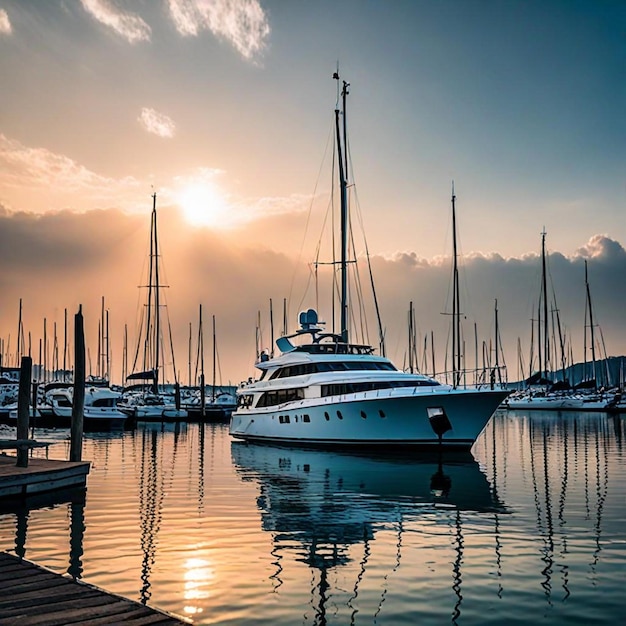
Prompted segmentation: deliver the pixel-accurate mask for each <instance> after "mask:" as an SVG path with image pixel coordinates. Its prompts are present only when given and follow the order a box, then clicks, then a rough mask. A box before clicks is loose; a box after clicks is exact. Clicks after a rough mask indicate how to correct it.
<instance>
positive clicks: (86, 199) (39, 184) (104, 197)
mask: <svg viewBox="0 0 626 626" xmlns="http://www.w3.org/2000/svg"><path fill="white" fill-rule="evenodd" d="M146 186H147V185H146ZM140 188H141V183H140V182H139V181H137V180H136V179H134V178H132V177H126V178H122V179H113V178H109V177H106V176H102V175H100V174H97V173H95V172H93V171H91V170H89V169H88V168H86V167H84V166H83V165H80V164H79V163H76V162H75V161H73V160H72V159H70V158H68V157H66V156H64V155H61V154H56V153H54V152H51V151H49V150H47V149H46V148H31V147H28V146H24V145H23V144H21V143H20V142H18V141H15V140H12V139H9V138H7V137H6V136H5V135H3V134H1V133H0V190H2V191H1V193H2V197H1V198H0V200H1V201H2V202H3V204H4V205H5V206H7V207H9V206H10V205H11V201H10V198H11V197H12V196H13V194H15V196H16V197H20V198H25V200H21V201H22V202H24V203H25V206H24V205H22V206H21V207H20V208H29V209H31V210H35V211H41V210H47V209H54V208H56V209H58V208H63V207H67V206H74V207H75V208H76V206H77V202H80V203H82V206H84V207H87V208H94V207H103V206H108V207H110V206H117V207H120V208H126V206H125V205H126V204H127V199H128V198H129V197H132V196H136V195H137V193H138V191H139V190H140Z"/></svg>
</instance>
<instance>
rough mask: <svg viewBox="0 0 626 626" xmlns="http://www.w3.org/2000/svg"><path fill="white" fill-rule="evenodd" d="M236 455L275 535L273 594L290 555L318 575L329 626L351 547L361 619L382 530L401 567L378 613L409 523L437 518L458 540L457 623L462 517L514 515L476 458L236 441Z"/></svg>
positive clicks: (319, 609) (315, 584) (316, 598)
mask: <svg viewBox="0 0 626 626" xmlns="http://www.w3.org/2000/svg"><path fill="white" fill-rule="evenodd" d="M231 452H232V457H233V463H234V465H235V467H236V469H237V470H238V472H239V473H240V474H241V476H242V477H243V479H244V480H255V481H257V482H258V484H259V492H260V495H259V497H258V499H257V507H258V509H259V511H260V513H261V519H262V528H263V530H265V531H267V532H269V533H271V534H272V538H273V548H272V556H273V558H274V564H275V566H276V570H275V572H274V573H273V574H272V576H271V578H272V580H273V582H274V591H276V590H277V589H278V588H279V587H280V586H281V585H282V584H283V580H282V564H281V562H282V560H283V558H288V557H289V556H291V557H292V558H295V560H296V561H299V562H301V563H304V564H306V565H307V566H308V567H309V568H310V569H311V571H312V572H316V575H315V577H314V578H313V580H312V587H311V606H312V607H313V609H314V612H315V623H317V624H325V623H326V611H327V602H328V598H329V596H330V595H332V593H333V591H334V590H332V589H331V582H330V580H329V574H330V572H331V571H332V570H335V569H337V568H341V567H344V566H347V565H348V564H350V563H351V561H352V560H353V558H354V557H353V556H352V554H353V552H354V551H353V550H351V548H353V547H354V546H356V545H359V544H362V545H363V553H362V558H361V559H360V562H359V564H358V573H357V575H356V579H355V581H354V586H353V589H352V594H351V597H350V599H349V600H348V602H347V604H348V607H350V608H351V609H352V621H353V620H354V618H355V616H356V613H357V609H356V608H355V601H356V600H357V598H358V596H359V586H360V584H361V582H362V580H363V579H364V577H365V574H366V570H367V568H368V561H369V559H370V556H371V554H372V543H373V541H374V540H375V538H376V534H377V532H379V531H383V530H388V529H390V528H393V529H395V533H396V539H395V555H394V561H393V564H392V565H391V567H390V568H389V571H388V572H387V573H386V574H385V576H384V580H383V589H382V592H381V596H380V599H379V602H378V607H377V609H376V611H375V613H374V616H375V617H376V616H377V615H378V614H379V613H380V611H381V609H382V606H383V604H384V602H385V600H386V597H387V589H388V587H387V581H388V580H389V577H390V576H391V575H393V574H394V573H395V572H396V571H397V570H398V568H399V567H400V563H401V559H402V547H403V535H404V532H405V526H404V524H405V521H407V520H408V521H415V520H416V519H417V520H419V518H420V516H421V515H433V514H434V515H435V521H436V522H440V523H441V522H442V523H446V524H448V525H449V526H450V528H451V534H452V535H453V550H454V560H453V562H452V567H451V569H452V571H451V580H452V584H451V588H452V591H453V592H454V595H455V605H454V607H453V611H452V621H453V623H454V622H455V621H456V620H457V619H458V617H459V616H460V608H461V602H462V599H463V596H462V593H461V588H462V581H463V577H462V565H463V554H464V536H463V518H462V515H461V513H462V512H474V513H490V514H492V515H493V514H497V513H499V512H500V513H502V512H504V511H505V507H504V504H503V503H502V502H501V501H500V499H499V498H498V496H497V494H496V492H495V490H494V489H493V488H492V485H490V483H489V481H488V480H487V477H486V475H485V474H484V473H483V472H482V471H481V469H480V466H479V464H478V463H477V461H476V460H475V458H474V457H473V456H472V454H471V453H469V452H467V453H461V454H460V453H454V455H453V454H444V456H432V455H431V456H429V457H427V458H424V456H423V453H420V456H419V457H416V456H414V455H407V454H403V455H400V454H398V453H395V454H393V455H380V454H378V455H372V454H367V455H365V454H357V453H349V452H337V451H324V450H309V449H289V448H281V447H272V446H265V445H254V444H245V443H239V442H236V443H233V444H232V446H231ZM412 532H414V529H412Z"/></svg>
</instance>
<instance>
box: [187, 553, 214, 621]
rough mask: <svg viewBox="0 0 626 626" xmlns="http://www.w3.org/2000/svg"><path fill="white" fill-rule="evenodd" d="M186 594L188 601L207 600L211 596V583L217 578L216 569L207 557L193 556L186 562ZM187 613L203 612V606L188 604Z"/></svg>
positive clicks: (196, 613)
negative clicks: (209, 588)
mask: <svg viewBox="0 0 626 626" xmlns="http://www.w3.org/2000/svg"><path fill="white" fill-rule="evenodd" d="M183 567H184V574H183V580H184V589H185V591H184V594H183V597H184V598H185V600H186V601H188V602H189V601H191V602H193V601H194V600H195V601H197V600H205V599H207V598H209V597H210V596H211V593H210V591H209V590H208V587H209V585H210V584H211V583H212V582H213V581H214V580H215V570H214V568H213V567H212V566H211V564H210V562H209V561H208V560H206V559H200V558H191V559H187V560H186V561H185V564H184V566H183ZM184 611H185V614H186V615H198V614H199V613H202V611H203V609H202V607H199V606H195V605H193V604H187V605H185V608H184Z"/></svg>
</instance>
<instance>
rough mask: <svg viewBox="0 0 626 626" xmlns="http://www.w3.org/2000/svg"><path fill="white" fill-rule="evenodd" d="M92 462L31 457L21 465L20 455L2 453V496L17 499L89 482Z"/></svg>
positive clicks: (0, 496)
mask: <svg viewBox="0 0 626 626" xmlns="http://www.w3.org/2000/svg"><path fill="white" fill-rule="evenodd" d="M89 469H90V463H89V462H88V461H58V460H54V459H41V458H38V457H36V458H29V459H28V467H17V457H16V456H13V455H9V454H0V498H16V497H22V496H27V495H33V494H37V493H42V492H49V491H54V490H57V489H58V490H60V489H64V488H68V487H72V486H76V485H84V484H85V483H86V482H87V474H88V473H89Z"/></svg>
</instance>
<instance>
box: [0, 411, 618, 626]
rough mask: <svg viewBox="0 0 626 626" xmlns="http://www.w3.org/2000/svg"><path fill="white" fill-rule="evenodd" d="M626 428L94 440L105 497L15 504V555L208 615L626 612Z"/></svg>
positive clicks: (355, 617) (1, 528)
mask: <svg viewBox="0 0 626 626" xmlns="http://www.w3.org/2000/svg"><path fill="white" fill-rule="evenodd" d="M625 424H626V421H625V417H624V416H615V417H610V416H606V415H602V414H578V415H577V414H571V413H570V414H567V415H558V414H555V413H551V414H541V413H538V412H535V413H533V414H532V415H531V414H522V413H518V414H513V413H506V414H502V415H496V416H495V417H494V418H493V419H492V420H491V422H490V423H489V425H488V427H487V429H486V431H485V433H484V434H483V435H482V436H481V437H480V438H479V439H478V441H477V443H476V445H475V446H474V448H473V450H472V454H464V455H462V456H459V455H455V456H450V455H447V454H444V456H443V457H442V458H438V457H436V456H435V457H430V458H428V459H417V458H413V457H411V456H407V455H403V456H391V455H388V456H381V455H373V454H362V455H358V454H350V453H346V452H331V451H322V450H304V449H289V448H279V447H269V446H255V445H246V444H243V443H232V442H231V440H230V438H229V436H228V430H227V428H226V427H223V426H220V425H202V424H189V425H186V424H179V425H176V424H173V423H167V424H148V423H146V424H143V425H140V426H139V427H138V429H137V430H136V431H133V432H125V433H115V435H114V436H107V435H94V434H90V435H89V437H86V438H85V450H84V454H83V458H85V459H89V460H91V461H92V463H93V465H92V469H91V471H90V474H89V479H88V493H87V495H88V497H87V500H86V503H85V496H84V493H82V494H79V496H78V498H76V499H72V497H70V498H68V499H65V500H64V501H63V499H62V497H61V496H60V495H59V494H57V495H59V498H60V499H59V500H58V501H50V500H45V501H35V500H29V501H27V502H25V503H23V504H20V505H19V506H17V507H14V508H10V509H7V508H6V507H5V508H3V509H0V549H4V550H10V551H15V552H16V553H17V554H19V555H22V556H25V557H26V558H28V559H31V560H34V561H35V562H37V563H40V564H42V565H44V566H46V567H49V568H51V569H53V570H54V571H58V572H59V573H65V572H68V573H69V574H70V575H72V576H74V577H76V578H83V579H84V580H86V581H87V582H91V583H93V584H96V585H98V586H100V587H103V588H105V589H108V590H110V591H112V592H113V593H118V594H121V595H123V596H126V597H129V598H132V599H134V600H138V601H143V602H145V603H147V604H153V605H156V606H158V607H159V608H164V609H166V610H169V611H172V612H174V613H176V614H178V615H187V616H189V617H190V618H192V620H193V622H194V623H195V624H198V625H199V624H208V623H211V624H226V623H231V624H232V623H254V624H259V625H262V626H270V625H271V626H292V624H304V623H306V624H318V625H320V626H321V625H323V624H327V623H328V624H330V623H335V624H372V623H388V624H410V623H420V624H435V625H437V626H438V625H439V624H450V623H456V624H478V623H480V624H487V625H490V626H497V625H499V624H502V623H508V622H509V621H510V619H511V616H514V617H515V616H523V618H524V620H525V621H527V622H536V623H538V624H540V623H541V624H546V625H548V624H549V625H550V626H552V625H560V624H563V623H575V622H576V621H577V620H578V622H579V623H602V624H607V626H608V624H611V623H621V622H620V619H621V618H622V616H623V606H622V604H623V602H622V599H623V590H622V587H623V582H622V581H623V573H622V569H623V563H624V554H625V553H624V549H625V548H624V546H626V544H625V542H624V493H626V446H625V445H624V442H625V441H626V437H625V436H624V435H625ZM49 436H50V440H51V441H52V440H53V437H55V439H54V442H55V443H54V445H51V446H50V454H51V456H52V457H55V456H56V458H64V457H66V453H67V448H66V442H65V439H64V436H63V435H62V434H56V433H50V435H49ZM37 437H38V438H41V435H39V434H38V435H37ZM46 438H48V436H46ZM41 453H42V454H43V451H42V452H41ZM54 497H56V496H54ZM46 498H48V496H46ZM85 527H86V528H87V530H85ZM83 537H86V540H85V541H84V540H83Z"/></svg>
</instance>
